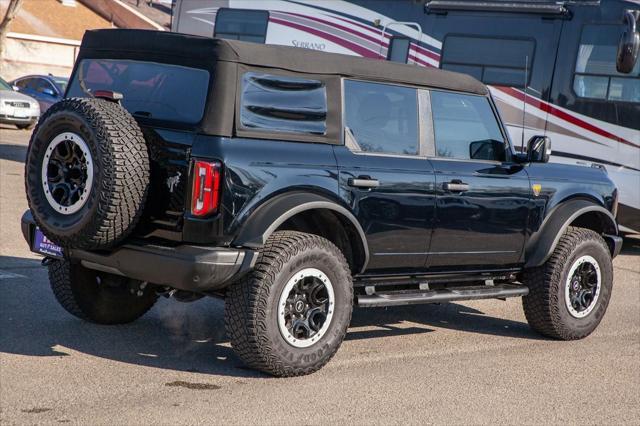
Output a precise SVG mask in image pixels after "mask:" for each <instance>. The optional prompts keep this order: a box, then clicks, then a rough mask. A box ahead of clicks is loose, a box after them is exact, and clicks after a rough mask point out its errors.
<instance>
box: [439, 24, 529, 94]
mask: <svg viewBox="0 0 640 426" xmlns="http://www.w3.org/2000/svg"><path fill="white" fill-rule="evenodd" d="M534 52H535V42H534V41H533V40H528V39H524V40H523V39H509V38H490V37H482V36H454V35H449V36H447V37H446V38H445V39H444V44H443V47H442V59H441V61H440V66H441V67H442V69H445V70H450V71H457V72H463V73H465V74H470V75H472V76H473V77H475V78H477V79H478V80H480V81H482V82H483V83H485V84H495V85H502V86H511V87H524V84H525V76H526V77H527V84H528V83H529V80H530V79H531V72H530V69H531V64H532V63H533V56H534ZM527 68H528V69H529V71H528V72H527Z"/></svg>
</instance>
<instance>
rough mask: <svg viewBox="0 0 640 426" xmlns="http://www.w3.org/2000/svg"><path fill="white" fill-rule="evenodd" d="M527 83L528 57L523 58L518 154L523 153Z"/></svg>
mask: <svg viewBox="0 0 640 426" xmlns="http://www.w3.org/2000/svg"><path fill="white" fill-rule="evenodd" d="M528 81H529V55H527V56H525V57H524V98H522V136H521V137H520V152H524V122H525V116H526V113H527V82H528Z"/></svg>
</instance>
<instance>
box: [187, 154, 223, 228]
mask: <svg viewBox="0 0 640 426" xmlns="http://www.w3.org/2000/svg"><path fill="white" fill-rule="evenodd" d="M220 171H221V165H220V163H218V162H213V163H210V162H208V161H195V162H194V165H193V193H192V194H191V214H193V215H194V216H207V215H209V214H212V213H215V212H217V211H218V205H219V204H220V178H221V177H220Z"/></svg>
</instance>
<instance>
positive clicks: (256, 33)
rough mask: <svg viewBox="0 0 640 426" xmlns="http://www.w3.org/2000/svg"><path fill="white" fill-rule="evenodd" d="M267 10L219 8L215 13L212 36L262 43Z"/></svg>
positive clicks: (266, 22)
mask: <svg viewBox="0 0 640 426" xmlns="http://www.w3.org/2000/svg"><path fill="white" fill-rule="evenodd" d="M268 23H269V12H268V11H266V10H249V9H227V8H220V9H218V13H217V14H216V24H215V27H214V33H213V36H214V37H218V38H226V39H231V40H242V41H250V42H253V43H264V42H265V39H266V37H267V24H268Z"/></svg>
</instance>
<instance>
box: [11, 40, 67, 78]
mask: <svg viewBox="0 0 640 426" xmlns="http://www.w3.org/2000/svg"><path fill="white" fill-rule="evenodd" d="M6 43H7V44H6V50H5V57H4V59H3V60H2V62H1V63H0V75H2V78H4V79H5V80H7V81H9V80H13V79H14V78H17V77H21V76H23V75H27V74H48V73H51V74H53V75H58V76H69V75H70V74H71V70H72V69H73V62H74V61H75V58H76V56H77V55H78V50H79V49H80V42H79V41H76V40H68V39H60V38H53V37H42V36H34V35H29V34H20V33H9V34H8V36H7V40H6Z"/></svg>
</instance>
